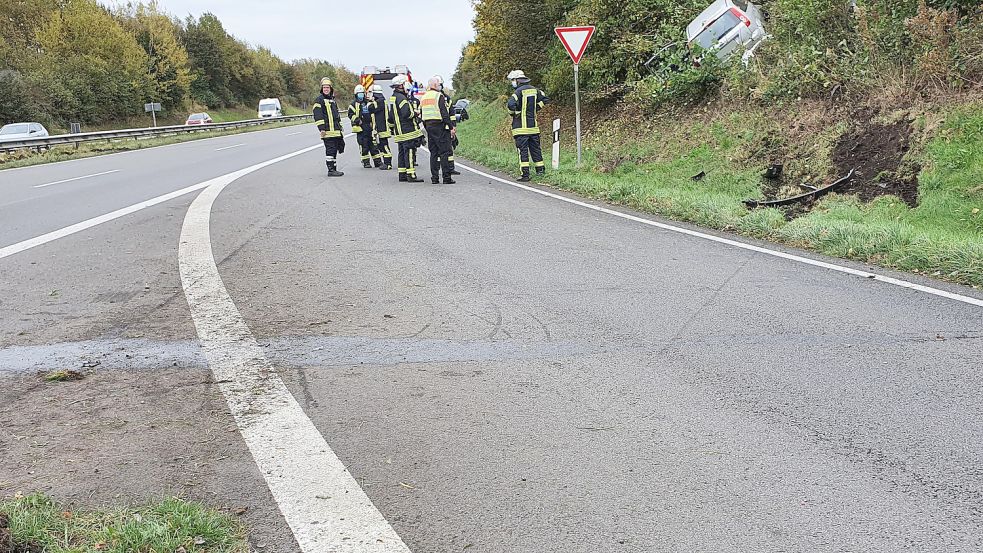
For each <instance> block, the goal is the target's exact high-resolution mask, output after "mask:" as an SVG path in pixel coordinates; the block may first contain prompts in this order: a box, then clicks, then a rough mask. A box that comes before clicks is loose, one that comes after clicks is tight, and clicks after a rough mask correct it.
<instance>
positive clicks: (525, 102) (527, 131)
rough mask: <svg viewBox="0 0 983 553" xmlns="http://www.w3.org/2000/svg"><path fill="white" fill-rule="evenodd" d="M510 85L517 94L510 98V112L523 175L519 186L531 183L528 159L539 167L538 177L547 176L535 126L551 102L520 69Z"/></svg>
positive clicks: (510, 79)
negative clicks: (540, 114)
mask: <svg viewBox="0 0 983 553" xmlns="http://www.w3.org/2000/svg"><path fill="white" fill-rule="evenodd" d="M508 79H509V81H510V82H511V83H512V88H514V89H515V92H514V93H513V94H512V96H511V97H510V98H509V101H508V108H509V113H510V114H512V137H513V138H514V139H515V147H516V149H518V150H519V169H521V171H522V175H521V176H520V177H519V182H529V180H531V179H530V177H529V158H530V156H531V157H532V163H533V165H535V166H536V174H537V175H542V174H544V173H546V164H545V163H544V162H543V149H542V148H541V147H540V143H539V124H538V123H537V122H536V114H537V113H538V112H539V110H541V109H543V106H544V105H545V104H546V102H548V101H549V98H547V97H546V95H545V94H543V91H541V90H539V89H538V88H536V87H534V86H532V85H530V84H529V79H528V78H527V77H526V74H525V73H523V72H522V71H519V70H518V69H517V70H515V71H512V72H511V73H509V75H508Z"/></svg>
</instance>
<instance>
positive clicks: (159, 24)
mask: <svg viewBox="0 0 983 553" xmlns="http://www.w3.org/2000/svg"><path fill="white" fill-rule="evenodd" d="M116 17H117V18H118V19H119V20H120V22H121V23H122V24H123V26H124V27H125V28H126V29H127V31H129V32H130V33H131V34H132V35H133V36H134V37H135V38H136V40H137V42H138V43H140V46H142V47H143V49H144V51H145V52H146V53H147V57H148V58H149V66H148V69H147V71H148V73H149V75H150V77H151V78H152V80H153V89H152V91H151V93H150V96H149V97H148V98H147V100H148V101H154V102H161V103H163V104H164V107H165V109H169V110H175V111H183V110H185V109H186V108H187V107H188V105H189V104H190V102H191V83H192V80H193V77H192V73H191V61H190V59H189V57H188V52H187V51H186V50H185V49H184V46H182V45H181V42H180V39H179V34H180V28H179V26H178V23H177V22H175V21H174V20H173V19H171V18H170V17H168V16H167V15H166V14H164V13H163V12H161V11H160V9H159V7H158V5H157V2H156V0H154V1H151V2H150V3H149V4H143V3H139V4H136V5H133V4H129V5H127V6H126V7H125V8H120V10H119V11H118V12H117V14H116Z"/></svg>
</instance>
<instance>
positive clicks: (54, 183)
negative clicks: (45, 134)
mask: <svg viewBox="0 0 983 553" xmlns="http://www.w3.org/2000/svg"><path fill="white" fill-rule="evenodd" d="M119 171H120V170H119V169H114V170H112V171H103V172H102V173H95V174H92V175H85V176H84V177H75V178H73V179H65V180H56V181H55V182H49V183H46V184H38V185H35V186H34V188H44V187H46V186H54V185H56V184H62V183H65V182H72V181H77V180H82V179H91V178H92V177H101V176H102V175H110V174H112V173H119Z"/></svg>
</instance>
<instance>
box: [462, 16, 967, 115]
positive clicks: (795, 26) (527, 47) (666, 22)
mask: <svg viewBox="0 0 983 553" xmlns="http://www.w3.org/2000/svg"><path fill="white" fill-rule="evenodd" d="M711 1H712V0H618V1H615V0H537V1H533V0H475V2H474V5H475V19H474V27H475V31H476V35H475V38H474V40H473V41H472V42H470V43H469V44H467V45H466V46H465V47H464V49H463V51H462V55H461V58H460V61H459V63H458V67H457V70H456V72H455V74H454V83H455V86H456V87H457V89H458V90H459V92H460V93H462V94H465V95H468V96H471V97H479V98H489V99H490V98H495V97H497V96H498V95H500V94H502V93H504V92H506V91H507V90H508V85H507V83H506V81H505V75H506V74H507V73H508V72H509V71H510V70H512V69H523V70H524V71H525V72H526V74H527V75H530V76H531V77H532V78H533V80H534V81H535V82H536V83H537V84H539V85H541V86H544V87H545V88H546V89H547V91H549V93H550V95H551V97H554V98H555V99H557V100H559V101H561V102H563V101H569V100H571V99H572V93H573V66H572V64H571V62H570V59H569V57H568V56H567V54H566V52H565V51H564V50H563V48H562V46H561V44H560V42H559V40H557V39H556V37H555V36H554V34H553V29H554V27H558V26H566V25H585V24H591V25H596V26H597V32H596V34H595V35H594V38H593V40H592V42H591V44H590V47H589V49H588V51H587V55H586V56H585V58H584V60H583V61H582V63H581V73H580V75H581V83H582V84H583V85H584V86H583V88H584V89H585V91H586V96H587V99H588V100H593V101H595V102H600V103H604V102H616V101H619V100H621V99H625V98H630V99H632V100H640V101H641V104H642V105H643V106H645V105H646V102H649V107H651V106H654V105H658V106H664V105H665V104H667V103H668V104H685V103H688V102H693V101H695V100H699V99H705V98H706V96H707V95H712V94H713V93H715V92H717V91H720V90H722V89H723V88H726V87H738V88H740V89H741V91H742V92H744V93H746V94H748V95H750V96H753V97H755V98H759V99H768V100H779V101H780V100H782V99H795V98H802V97H815V98H826V99H828V98H830V97H831V96H837V97H842V96H845V95H851V94H853V95H858V96H862V95H865V94H867V95H873V94H877V91H878V90H881V89H882V87H883V86H884V84H885V82H892V83H895V84H896V85H897V86H899V87H900V88H909V89H911V90H912V91H914V92H921V91H928V92H929V93H931V94H938V93H939V92H942V93H952V92H965V91H966V90H969V89H972V90H977V91H978V90H980V89H981V87H983V4H981V3H980V2H979V0H855V1H851V0H751V1H752V2H753V3H755V4H757V5H758V6H760V7H761V8H762V10H763V11H764V13H765V15H766V29H767V31H768V33H769V34H770V35H771V38H770V39H769V41H768V43H766V45H765V46H764V47H763V48H761V49H760V50H759V52H758V55H757V57H756V61H755V63H752V64H751V66H749V67H748V68H744V67H743V66H741V64H739V63H738V64H733V63H732V64H730V65H729V66H721V64H717V63H715V58H713V57H712V56H708V57H706V61H707V62H708V63H704V64H702V65H701V66H700V67H697V66H695V65H694V64H692V63H682V64H680V63H679V61H680V60H679V59H676V58H672V56H666V65H667V66H671V70H669V68H668V67H659V66H658V64H656V66H654V67H653V66H652V65H651V64H650V65H649V66H646V65H645V63H646V61H647V60H649V58H650V57H651V56H652V55H653V54H654V53H655V52H657V51H660V50H661V49H662V48H663V47H664V46H666V45H669V44H672V43H679V42H685V32H684V31H685V28H686V25H687V24H688V23H689V22H690V21H691V20H693V19H694V18H695V17H696V16H697V15H698V14H699V13H700V12H701V11H702V10H703V9H704V8H706V7H707V6H709V5H710V3H711ZM533 13H534V14H536V17H525V16H520V17H517V16H516V14H533ZM544 46H545V47H544ZM735 66H737V67H735Z"/></svg>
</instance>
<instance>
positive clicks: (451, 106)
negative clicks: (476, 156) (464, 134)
mask: <svg viewBox="0 0 983 553" xmlns="http://www.w3.org/2000/svg"><path fill="white" fill-rule="evenodd" d="M441 93H442V94H443V95H444V98H445V101H446V102H447V111H448V112H449V113H450V116H451V126H452V127H453V128H454V132H453V133H452V134H451V155H449V156H447V161H449V162H450V166H451V174H452V175H460V174H461V172H460V171H458V170H457V168H456V167H454V150H456V149H457V145H458V144H459V142H458V140H457V123H458V116H457V114H455V113H454V102H453V101H451V95H450V94H448V93H447V90H441Z"/></svg>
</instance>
